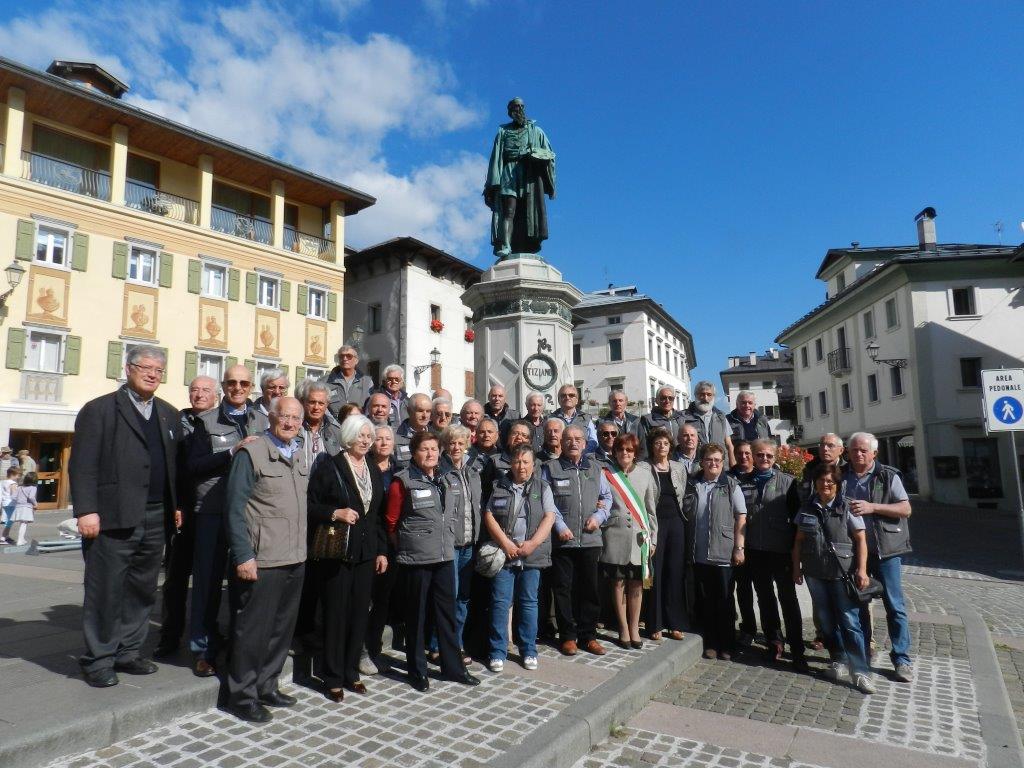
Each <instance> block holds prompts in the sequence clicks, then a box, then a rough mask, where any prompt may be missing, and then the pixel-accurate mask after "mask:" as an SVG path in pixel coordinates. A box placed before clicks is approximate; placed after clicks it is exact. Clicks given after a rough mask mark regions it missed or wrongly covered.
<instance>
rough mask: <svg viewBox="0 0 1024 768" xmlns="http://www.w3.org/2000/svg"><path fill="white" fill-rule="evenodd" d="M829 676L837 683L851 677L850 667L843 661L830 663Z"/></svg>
mask: <svg viewBox="0 0 1024 768" xmlns="http://www.w3.org/2000/svg"><path fill="white" fill-rule="evenodd" d="M828 676H829V677H831V678H832V679H833V680H835V681H836V682H837V683H841V682H844V681H846V680H849V679H850V668H849V667H848V666H846V665H845V664H843V662H841V661H833V662H832V663H831V664H830V665H829V670H828Z"/></svg>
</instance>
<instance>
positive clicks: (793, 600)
mask: <svg viewBox="0 0 1024 768" xmlns="http://www.w3.org/2000/svg"><path fill="white" fill-rule="evenodd" d="M746 555H747V559H746V566H747V568H748V569H749V570H750V573H751V575H752V576H753V579H754V589H756V590H757V606H758V610H759V612H760V614H761V629H762V630H764V636H765V638H766V639H767V640H768V642H772V641H773V640H776V641H780V642H781V641H782V639H783V638H782V625H781V623H780V622H779V606H780V605H781V606H782V618H783V620H784V621H785V622H786V638H785V639H786V642H787V643H788V644H789V650H790V651H791V652H792V654H793V658H794V659H799V658H803V655H804V633H803V628H804V627H803V617H802V616H801V615H800V601H799V600H798V599H797V596H796V585H795V584H793V560H792V557H791V556H790V554H789V553H788V552H764V551H762V550H759V549H748V550H747V553H746ZM776 589H777V590H778V598H776V596H775V590H776Z"/></svg>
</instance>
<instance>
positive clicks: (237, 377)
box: [221, 365, 252, 408]
mask: <svg viewBox="0 0 1024 768" xmlns="http://www.w3.org/2000/svg"><path fill="white" fill-rule="evenodd" d="M221 386H222V387H223V389H224V397H225V398H226V399H227V401H228V402H229V403H230V404H231V405H233V406H234V407H236V408H241V407H242V406H243V405H245V404H246V403H247V402H248V401H249V393H250V392H252V374H251V373H249V369H248V368H246V367H245V366H244V365H232V366H231V367H230V368H228V369H227V370H226V371H225V372H224V381H223V382H222V384H221Z"/></svg>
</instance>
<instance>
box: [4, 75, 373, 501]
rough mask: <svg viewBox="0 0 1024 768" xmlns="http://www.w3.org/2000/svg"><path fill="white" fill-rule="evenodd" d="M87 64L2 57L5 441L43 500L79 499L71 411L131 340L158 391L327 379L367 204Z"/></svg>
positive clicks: (117, 372)
mask: <svg viewBox="0 0 1024 768" xmlns="http://www.w3.org/2000/svg"><path fill="white" fill-rule="evenodd" d="M125 90H127V86H126V85H125V84H124V83H121V82H120V81H118V80H117V79H116V78H114V77H112V76H110V75H109V74H108V73H106V72H104V71H103V70H102V69H101V68H99V67H97V66H95V65H92V64H82V63H76V62H54V63H53V64H52V65H51V66H50V68H49V69H48V70H47V72H40V71H38V70H34V69H31V68H28V67H25V66H22V65H20V64H17V63H15V62H12V61H9V60H6V59H0V99H3V103H2V104H0V121H2V122H0V125H2V131H0V139H2V142H3V146H2V149H0V158H2V166H0V243H6V244H7V249H6V250H7V253H8V254H9V258H10V256H13V258H14V262H13V263H14V264H15V265H17V266H19V267H21V269H22V273H23V274H24V279H23V280H21V283H20V285H18V287H17V288H16V289H14V290H13V291H12V292H11V294H10V295H9V296H8V297H7V299H6V306H5V307H4V308H3V310H2V313H3V314H2V317H3V319H4V322H5V323H6V325H7V328H6V330H5V331H4V332H3V333H2V335H0V338H2V339H3V340H4V342H5V349H4V360H5V367H4V368H3V369H2V371H0V443H6V444H10V445H12V446H15V447H18V448H27V449H28V450H29V451H30V453H31V454H32V455H33V456H34V457H35V458H36V460H37V461H38V462H39V465H40V469H41V471H42V472H43V476H42V484H41V488H40V498H41V500H42V502H43V504H44V505H47V506H63V505H65V504H66V503H67V501H68V489H67V483H66V477H65V471H66V466H67V456H68V451H69V445H70V435H71V432H72V430H73V428H74V420H75V416H76V414H77V412H78V409H79V408H80V407H81V406H82V405H83V404H84V403H85V402H87V401H88V400H90V399H92V398H94V397H97V396H99V395H101V394H104V393H107V392H110V391H111V390H112V389H114V388H115V387H116V386H117V385H118V382H119V381H120V380H121V379H122V378H123V369H124V359H125V355H126V353H127V352H128V351H129V350H130V349H131V348H132V346H133V345H137V344H153V345H156V346H159V347H161V348H163V349H164V350H166V352H167V372H166V383H165V384H164V386H163V387H161V390H160V395H161V396H162V397H163V398H165V399H167V400H169V401H170V402H172V403H175V404H177V405H182V406H184V405H186V404H187V397H186V394H187V388H186V384H187V382H188V381H189V380H190V379H191V378H192V377H194V376H195V375H196V374H198V373H206V374H209V375H211V376H214V377H215V378H217V379H218V380H219V379H220V378H221V374H222V372H223V371H224V369H225V368H226V367H227V366H230V365H232V364H233V363H235V362H236V361H239V362H244V363H245V365H247V366H248V367H249V368H250V369H251V370H252V371H253V373H254V375H258V373H259V372H260V370H262V369H266V368H272V367H279V366H280V367H285V368H287V369H288V370H289V372H290V374H291V376H292V378H293V379H297V378H301V377H303V376H305V375H308V374H314V375H317V374H320V373H323V372H325V371H326V370H328V369H329V368H330V366H331V365H332V364H333V363H332V362H331V356H332V353H333V351H334V350H335V349H336V348H337V346H338V345H339V344H340V342H341V340H342V338H343V331H342V322H341V321H342V318H341V314H340V312H339V307H340V302H341V300H342V294H343V290H344V285H343V278H344V259H343V256H344V235H345V217H347V216H350V215H352V214H355V213H358V212H359V211H360V210H362V209H363V208H366V207H367V206H370V205H372V204H373V203H374V199H373V198H372V197H370V196H368V195H366V194H364V193H362V192H359V191H357V190H354V189H351V188H349V187H347V186H344V185H342V184H339V183H337V182H335V181H331V180H330V179H325V178H322V177H319V176H317V175H315V174H312V173H309V172H307V171H303V170H301V169H298V168H294V167H292V166H289V165H287V164H285V163H282V162H280V161H278V160H275V159H273V158H270V157H267V156H264V155H261V154H258V153H256V152H253V151H250V150H247V149H245V148H244V147H240V146H236V145H234V144H231V143H229V142H227V141H224V140H222V139H218V138H216V137H213V136H209V135H205V134H202V133H200V132H198V131H195V130H193V129H192V128H189V127H188V126H184V125H180V124H177V123H174V122H172V121H170V120H167V119H165V118H162V117H159V116H156V115H153V114H150V113H148V112H145V111H144V110H141V109H139V108H137V107H134V106H132V105H131V104H128V103H125V102H123V101H121V100H120V98H119V97H120V96H121V95H122V94H123V93H124V92H125Z"/></svg>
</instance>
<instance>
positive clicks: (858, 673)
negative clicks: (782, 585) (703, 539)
mask: <svg viewBox="0 0 1024 768" xmlns="http://www.w3.org/2000/svg"><path fill="white" fill-rule="evenodd" d="M811 481H812V483H813V487H814V494H813V495H812V496H811V498H810V499H808V500H807V501H805V502H804V504H803V506H801V507H800V511H799V512H798V513H797V516H796V519H795V522H796V527H797V530H796V539H795V540H794V542H793V581H794V582H795V583H797V584H802V583H803V581H804V579H805V578H806V580H807V589H808V590H809V591H810V593H811V600H812V602H813V604H814V613H815V615H816V616H817V617H818V624H819V625H820V626H821V634H822V636H823V637H824V638H825V640H826V644H827V645H828V651H829V656H830V657H831V659H832V669H831V676H832V678H833V679H834V680H835V681H836V682H840V681H842V680H848V679H849V677H850V669H851V667H852V669H853V684H854V686H855V687H856V688H857V689H858V690H859V691H861V692H862V693H874V692H875V686H874V683H873V682H872V680H871V669H870V667H869V666H868V658H867V652H866V648H865V644H864V632H863V631H862V628H861V624H860V616H859V613H860V604H859V603H858V602H856V601H854V600H852V599H851V598H850V596H849V595H848V594H847V592H846V585H845V584H844V581H843V579H844V576H846V575H847V574H851V573H852V574H854V579H855V580H856V583H857V588H858V589H864V588H865V587H866V586H867V584H868V548H867V542H866V539H865V535H864V520H863V519H862V518H860V517H857V516H856V515H853V514H851V513H850V509H849V506H848V504H847V502H846V500H845V499H843V498H842V497H840V496H839V495H838V493H837V491H838V489H839V484H840V483H841V482H842V471H841V470H840V469H839V467H837V466H835V465H831V464H819V465H818V466H817V467H815V468H814V469H813V470H812V471H811Z"/></svg>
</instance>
